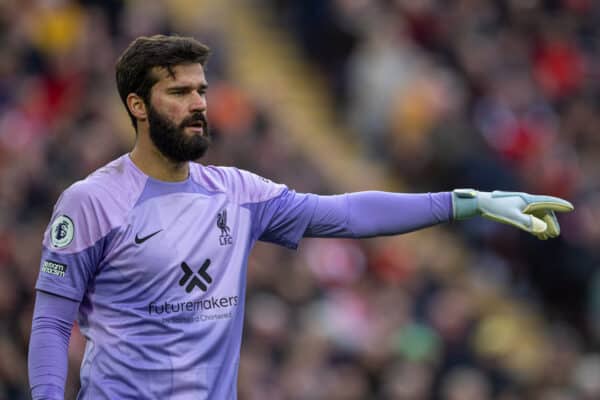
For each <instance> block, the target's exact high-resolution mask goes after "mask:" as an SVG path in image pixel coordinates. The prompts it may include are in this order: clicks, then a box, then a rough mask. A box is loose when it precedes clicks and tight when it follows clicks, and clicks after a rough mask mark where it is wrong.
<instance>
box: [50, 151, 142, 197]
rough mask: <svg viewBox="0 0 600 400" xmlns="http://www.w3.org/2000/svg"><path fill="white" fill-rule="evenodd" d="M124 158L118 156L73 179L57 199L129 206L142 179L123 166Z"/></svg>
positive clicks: (138, 190) (126, 166) (139, 187)
mask: <svg viewBox="0 0 600 400" xmlns="http://www.w3.org/2000/svg"><path fill="white" fill-rule="evenodd" d="M125 157H126V156H121V157H119V158H117V159H115V160H113V161H111V162H109V163H108V164H106V165H104V166H102V167H100V168H98V169H97V170H95V171H93V172H92V173H90V174H89V175H88V176H87V177H85V178H84V179H81V180H79V181H77V182H74V183H73V184H72V185H71V186H69V187H68V188H67V189H65V191H64V192H63V193H62V195H61V200H63V201H64V200H67V199H68V200H69V201H70V202H77V203H80V204H82V205H86V204H97V205H103V206H104V207H110V206H113V207H114V206H115V205H117V204H118V205H119V206H121V207H122V206H125V207H126V206H127V205H128V204H129V205H133V203H135V199H136V198H137V196H139V193H140V192H141V190H142V189H143V185H144V181H143V179H141V178H140V177H139V176H136V174H135V171H132V170H131V168H130V166H128V165H127V160H126V158H125Z"/></svg>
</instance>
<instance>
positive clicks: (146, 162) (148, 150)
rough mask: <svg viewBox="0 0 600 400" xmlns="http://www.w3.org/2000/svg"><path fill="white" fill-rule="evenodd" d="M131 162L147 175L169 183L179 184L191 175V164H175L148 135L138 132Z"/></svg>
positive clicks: (131, 154)
mask: <svg viewBox="0 0 600 400" xmlns="http://www.w3.org/2000/svg"><path fill="white" fill-rule="evenodd" d="M130 156H131V161H133V163H134V164H135V165H136V166H137V167H138V168H139V169H140V170H141V171H142V172H143V173H145V174H146V175H148V176H150V177H152V178H154V179H157V180H160V181H167V182H179V181H184V180H186V179H187V177H188V175H189V173H190V167H189V163H188V162H187V161H186V162H174V161H172V160H170V159H168V158H167V157H165V156H164V155H163V154H162V153H161V152H160V151H158V149H157V148H156V146H154V143H152V141H151V140H150V138H149V136H148V135H147V134H142V132H138V135H137V138H136V142H135V146H134V147H133V150H132V151H131V153H130Z"/></svg>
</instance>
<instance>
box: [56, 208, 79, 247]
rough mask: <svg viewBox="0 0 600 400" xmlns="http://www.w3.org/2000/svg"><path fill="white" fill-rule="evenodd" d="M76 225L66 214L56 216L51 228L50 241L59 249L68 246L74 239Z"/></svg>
mask: <svg viewBox="0 0 600 400" xmlns="http://www.w3.org/2000/svg"><path fill="white" fill-rule="evenodd" d="M74 234H75V225H74V224H73V221H72V220H71V218H69V217H67V216H66V215H61V216H58V217H56V219H55V220H54V222H52V228H51V229H50V241H51V242H52V246H54V247H56V248H57V249H60V248H63V247H67V246H68V245H69V244H71V242H72V241H73V235H74Z"/></svg>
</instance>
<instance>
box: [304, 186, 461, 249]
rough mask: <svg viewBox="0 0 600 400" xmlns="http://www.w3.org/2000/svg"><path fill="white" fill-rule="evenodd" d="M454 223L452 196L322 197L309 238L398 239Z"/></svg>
mask: <svg viewBox="0 0 600 400" xmlns="http://www.w3.org/2000/svg"><path fill="white" fill-rule="evenodd" d="M451 219H452V198H451V194H450V193H449V192H442V193H424V194H404V193H387V192H375V191H370V192H357V193H350V194H344V195H337V196H318V204H317V207H316V209H315V212H314V215H313V217H312V220H311V222H310V224H309V226H308V228H307V230H306V232H305V234H304V236H307V237H349V238H367V237H373V236H381V235H396V234H400V233H407V232H411V231H414V230H417V229H421V228H425V227H428V226H432V225H436V224H439V223H442V222H447V221H450V220H451Z"/></svg>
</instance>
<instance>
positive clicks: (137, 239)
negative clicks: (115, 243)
mask: <svg viewBox="0 0 600 400" xmlns="http://www.w3.org/2000/svg"><path fill="white" fill-rule="evenodd" d="M161 231H162V229H159V230H157V231H156V232H154V233H151V234H149V235H148V236H144V237H139V236H138V235H135V243H136V244H142V243H144V242H145V241H146V240H148V239H150V238H151V237H152V236H154V235H156V234H157V233H158V232H161Z"/></svg>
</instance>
